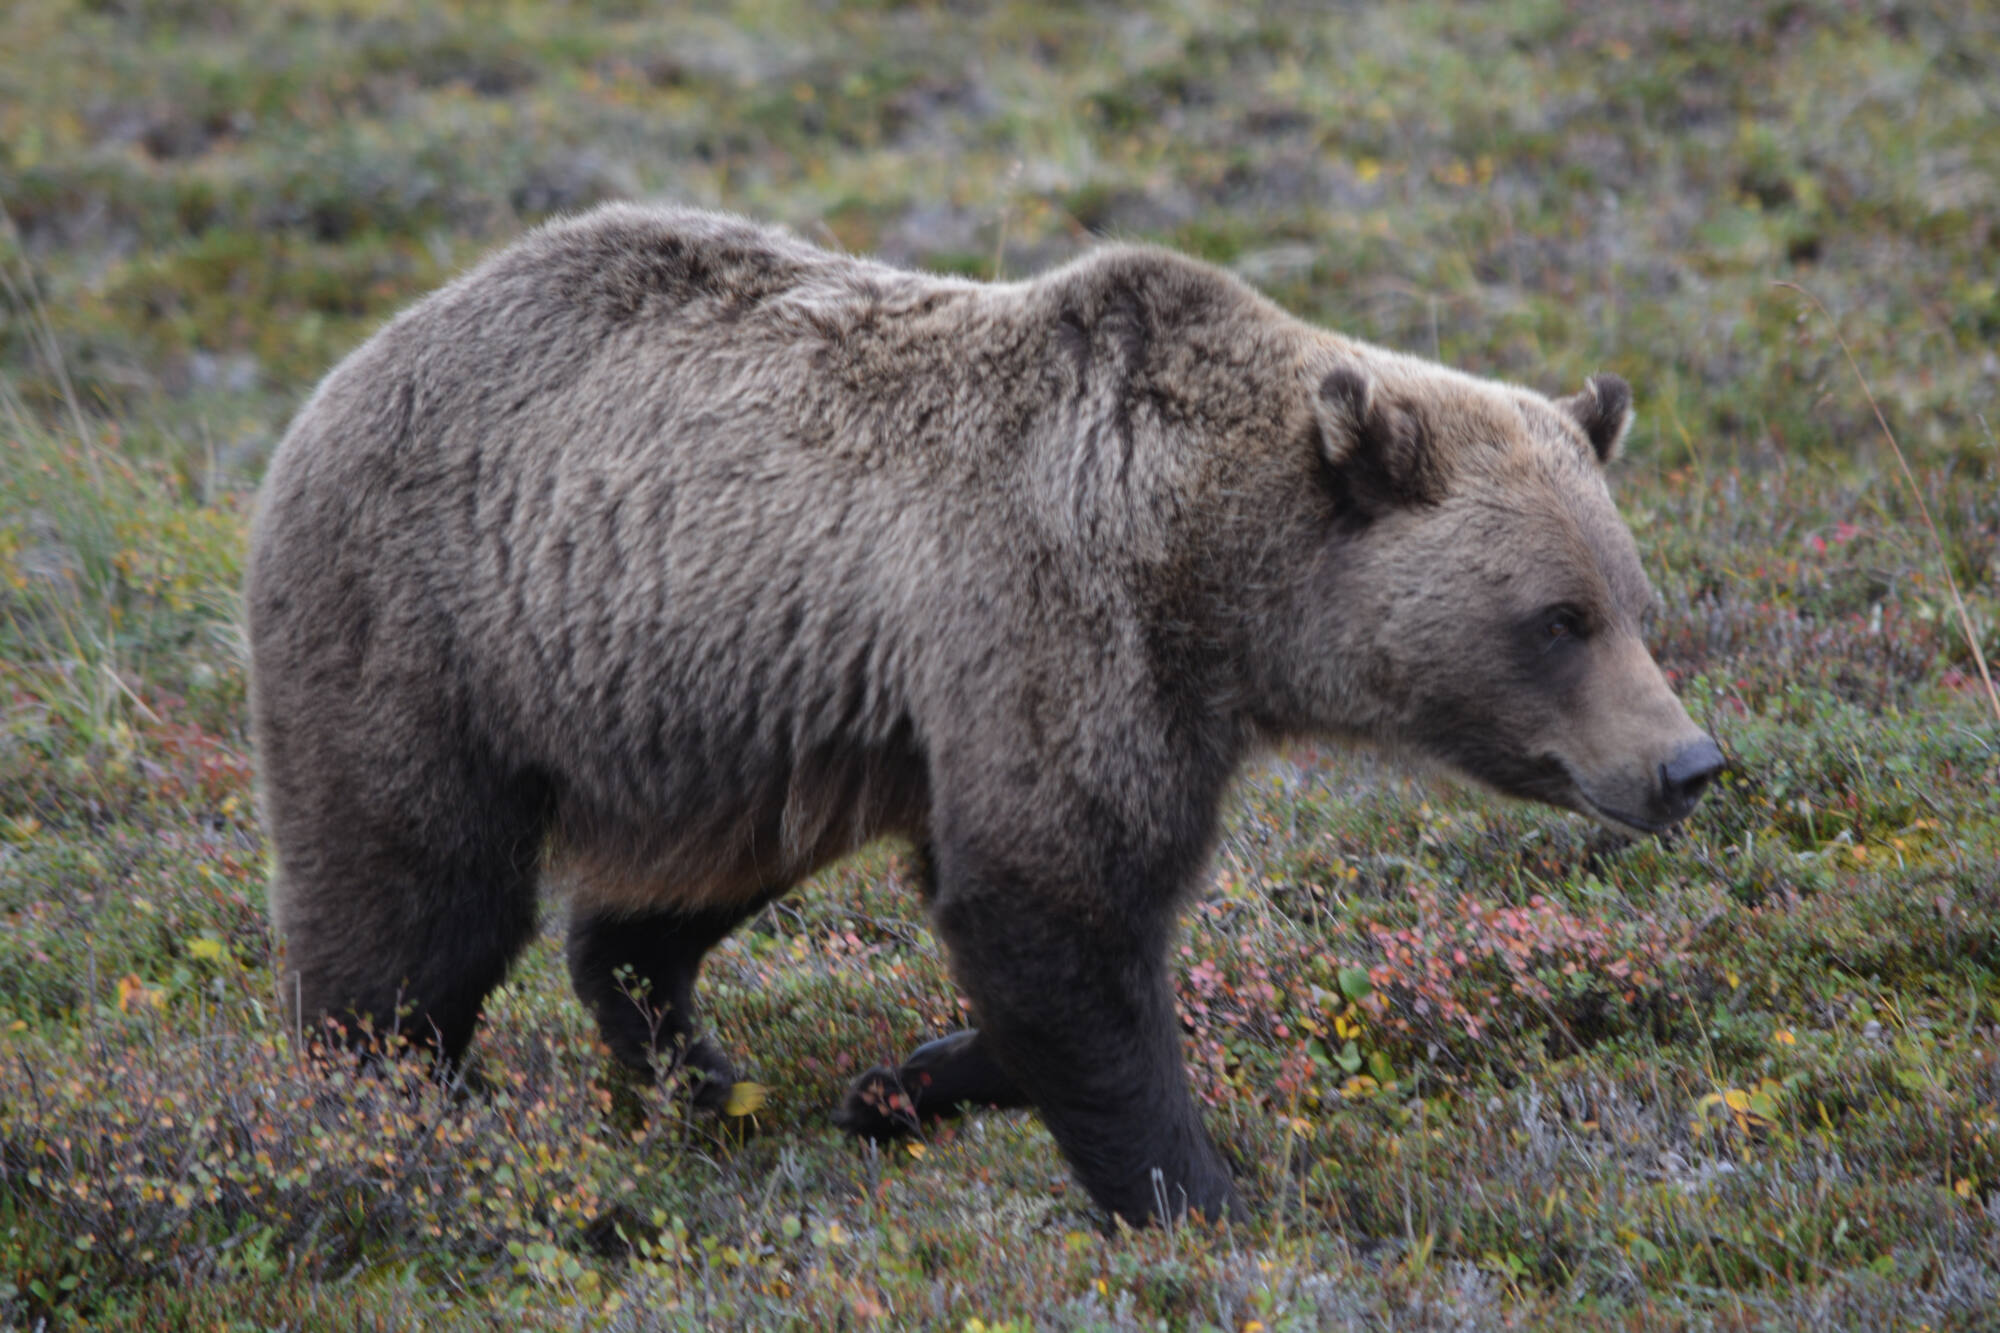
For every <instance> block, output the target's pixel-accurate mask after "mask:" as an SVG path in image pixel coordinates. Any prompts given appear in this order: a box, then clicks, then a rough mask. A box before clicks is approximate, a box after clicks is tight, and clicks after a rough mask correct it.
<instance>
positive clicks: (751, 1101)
mask: <svg viewBox="0 0 2000 1333" xmlns="http://www.w3.org/2000/svg"><path fill="white" fill-rule="evenodd" d="M764 1095H765V1089H764V1085H763V1084H762V1083H751V1082H749V1081H748V1080H745V1081H744V1082H741V1083H734V1084H731V1085H730V1088H729V1100H728V1101H726V1102H724V1103H723V1104H722V1113H723V1114H724V1115H732V1116H741V1115H755V1114H757V1112H758V1110H759V1109H761V1108H762V1107H763V1105H764Z"/></svg>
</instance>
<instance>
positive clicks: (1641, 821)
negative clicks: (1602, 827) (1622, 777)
mask: <svg viewBox="0 0 2000 1333" xmlns="http://www.w3.org/2000/svg"><path fill="white" fill-rule="evenodd" d="M1576 791H1577V795H1579V796H1581V797H1582V798H1583V804H1584V805H1585V806H1586V807H1588V808H1587V809H1585V810H1584V811H1583V812H1582V813H1584V814H1587V815H1592V816H1594V817H1595V818H1596V819H1597V820H1598V822H1600V823H1603V824H1608V825H1610V826H1611V827H1612V828H1614V829H1615V830H1616V831H1618V832H1620V833H1638V834H1643V835H1645V836H1648V837H1651V836H1654V835H1656V834H1661V833H1665V832H1666V831H1667V830H1668V829H1670V828H1672V827H1673V826H1674V825H1675V824H1677V823H1679V822H1680V821H1679V820H1677V819H1647V818H1646V817H1644V816H1643V815H1634V814H1628V813H1626V812H1625V811H1623V810H1620V809H1617V808H1616V807H1614V806H1609V805H1604V804H1602V803H1600V802H1598V801H1595V800H1592V799H1591V796H1590V793H1589V792H1587V791H1585V790H1583V788H1581V787H1578V788H1577V789H1576Z"/></svg>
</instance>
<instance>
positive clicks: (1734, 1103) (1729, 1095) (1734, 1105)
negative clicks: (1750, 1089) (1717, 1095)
mask: <svg viewBox="0 0 2000 1333" xmlns="http://www.w3.org/2000/svg"><path fill="white" fill-rule="evenodd" d="M1722 1101H1723V1104H1724V1105H1725V1106H1727V1107H1728V1108H1729V1109H1730V1110H1732V1111H1747V1110H1749V1109H1750V1094H1749V1093H1747V1092H1745V1091H1743V1089H1741V1088H1731V1089H1730V1090H1729V1091H1728V1092H1725V1093H1723V1094H1722Z"/></svg>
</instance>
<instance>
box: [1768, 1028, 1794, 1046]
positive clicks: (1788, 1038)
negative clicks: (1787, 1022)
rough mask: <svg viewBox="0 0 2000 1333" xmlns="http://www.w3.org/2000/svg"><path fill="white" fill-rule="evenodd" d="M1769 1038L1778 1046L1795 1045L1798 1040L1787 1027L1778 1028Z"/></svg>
mask: <svg viewBox="0 0 2000 1333" xmlns="http://www.w3.org/2000/svg"><path fill="white" fill-rule="evenodd" d="M1771 1040H1772V1041H1775V1042H1777V1043H1778V1044H1779V1045H1780V1046H1796V1045H1798V1041H1799V1039H1798V1038H1797V1037H1794V1036H1793V1035H1792V1033H1791V1029H1789V1028H1779V1029H1778V1030H1777V1031H1776V1032H1773V1033H1772V1034H1771Z"/></svg>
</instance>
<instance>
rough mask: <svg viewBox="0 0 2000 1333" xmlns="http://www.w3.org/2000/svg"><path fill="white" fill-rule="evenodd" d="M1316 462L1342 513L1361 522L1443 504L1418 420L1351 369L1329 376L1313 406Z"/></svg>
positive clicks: (1439, 473)
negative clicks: (1394, 510)
mask: <svg viewBox="0 0 2000 1333" xmlns="http://www.w3.org/2000/svg"><path fill="white" fill-rule="evenodd" d="M1313 415H1314V417H1315V419H1316V420H1317V422H1318V424H1319V449H1320V458H1321V461H1322V462H1323V463H1324V464H1325V465H1326V470H1327V479H1328V485H1329V486H1330V487H1331V488H1332V489H1333V491H1334V493H1335V498H1336V500H1337V501H1338V502H1339V503H1340V505H1341V507H1342V509H1343V510H1344V511H1347V512H1350V513H1352V514H1354V515H1355V516H1357V517H1363V518H1366V517H1368V516H1370V515H1372V514H1375V513H1378V512H1380V511H1382V510H1384V509H1388V508H1391V507H1393V506H1396V505H1411V504H1435V503H1437V502H1438V501H1440V500H1442V499H1444V493H1445V476H1444V472H1443V469H1442V467H1441V466H1440V464H1439V459H1438V457H1437V451H1436V450H1435V449H1433V448H1432V447H1431V441H1430V436H1429V432H1427V431H1426V430H1425V429H1424V423H1423V420H1422V419H1421V418H1420V417H1419V416H1418V415H1417V414H1416V413H1415V412H1414V411H1412V410H1411V409H1409V408H1408V407H1405V406H1403V405H1402V404H1399V403H1396V402H1392V401H1390V400H1389V398H1388V395H1386V394H1384V393H1382V392H1380V391H1379V390H1378V389H1377V387H1376V384H1375V381H1374V380H1373V379H1372V378H1371V377H1370V376H1369V375H1368V374H1367V373H1366V372H1365V371H1362V370H1359V369H1356V368H1355V367H1352V366H1341V367H1339V368H1337V369H1335V370H1333V371H1330V372H1329V373H1328V374H1327V376H1326V378H1325V379H1323V380H1321V381H1320V385H1319V392H1318V393H1317V394H1316V395H1315V397H1314V401H1313Z"/></svg>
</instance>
